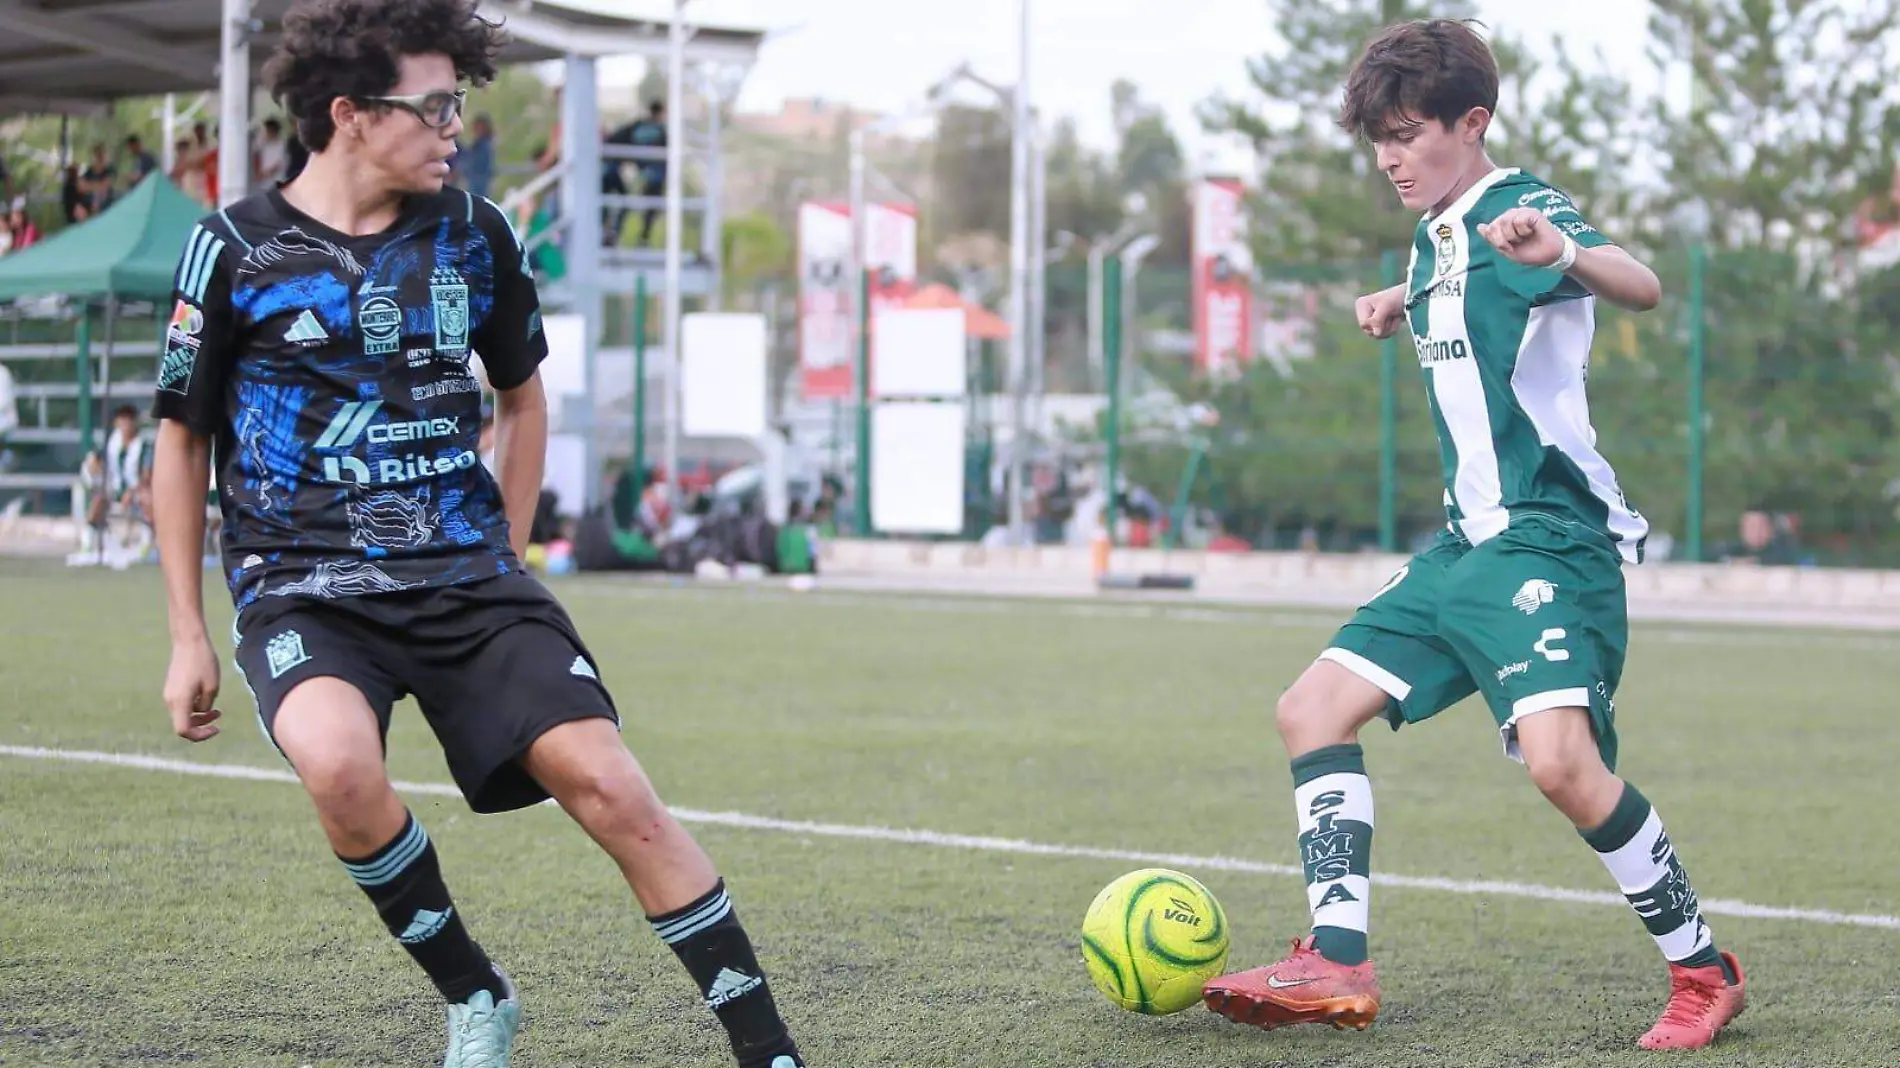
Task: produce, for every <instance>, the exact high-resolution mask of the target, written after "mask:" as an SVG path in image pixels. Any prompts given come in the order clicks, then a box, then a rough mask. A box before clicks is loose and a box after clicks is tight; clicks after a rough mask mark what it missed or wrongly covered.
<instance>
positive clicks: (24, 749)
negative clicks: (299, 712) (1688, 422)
mask: <svg viewBox="0 0 1900 1068" xmlns="http://www.w3.org/2000/svg"><path fill="white" fill-rule="evenodd" d="M0 756H11V757H19V758H22V759H26V760H61V761H68V762H72V763H78V764H104V765H108V766H112V767H121V768H138V769H141V770H144V771H169V772H174V773H177V774H180V775H202V776H207V777H211V778H219V779H247V780H251V781H254V782H275V783H295V782H296V781H297V777H296V775H294V774H293V773H291V772H290V771H289V770H288V769H285V768H254V767H246V766H243V765H238V764H194V763H190V762H188V761H183V760H168V759H166V758H164V757H152V756H139V755H137V754H132V753H101V752H94V751H89V750H83V749H45V748H40V747H37V746H20V745H0ZM395 786H396V789H397V790H398V791H401V792H403V793H412V794H436V795H441V796H445V797H460V796H461V791H459V790H457V789H456V788H455V787H454V786H452V785H450V784H448V783H431V782H398V783H396V784H395ZM673 814H674V815H675V816H676V817H678V818H679V819H680V820H681V821H683V822H686V823H703V824H712V825H716V826H721V827H740V828H744V829H747V830H755V831H776V832H779V833H782V834H803V835H811V836H814V837H819V838H856V839H862V840H867V841H873V842H897V843H900V844H904V845H921V846H932V847H935V848H938V849H972V850H981V851H983V852H989V853H1014V854H1018V855H1023V856H1038V857H1074V858H1080V859H1085V860H1113V861H1120V862H1125V863H1130V864H1138V865H1154V866H1160V867H1169V868H1179V869H1185V870H1187V871H1196V870H1199V871H1225V872H1238V873H1242V874H1247V875H1280V876H1298V875H1300V874H1301V871H1300V869H1299V868H1296V867H1293V866H1292V865H1290V864H1268V863H1265V862H1263V861H1258V860H1243V859H1240V858H1238V857H1202V856H1194V855H1191V854H1185V853H1150V852H1145V851H1142V850H1138V849H1104V848H1099V847H1094V846H1070V845H1053V844H1049V843H1046V842H1029V841H1024V840H1022V839H1019V838H992V837H989V836H986V835H970V834H946V833H944V832H942V831H922V830H906V829H902V828H897V827H867V826H860V825H855V824H848V823H815V822H810V821H806V820H782V819H774V818H772V817H770V816H753V815H749V814H747V813H743V812H702V811H700V810H697V809H688V808H676V809H674V810H673ZM1372 881H1373V882H1374V883H1375V884H1376V885H1378V886H1380V887H1386V888H1391V887H1397V888H1402V889H1406V890H1437V891H1440V892H1443V893H1449V894H1463V895H1467V896H1479V897H1522V898H1529V899H1531V900H1533V901H1557V902H1563V903H1566V904H1576V905H1611V906H1617V907H1627V902H1625V901H1624V899H1623V896H1622V895H1621V894H1613V893H1610V892H1608V891H1602V890H1569V889H1565V888H1563V887H1560V886H1542V885H1539V884H1537V883H1517V882H1500V881H1493V880H1485V879H1479V880H1470V879H1442V878H1438V877H1436V876H1429V875H1392V874H1387V873H1383V872H1381V873H1378V874H1376V875H1374V876H1373V878H1372ZM1702 911H1703V912H1706V913H1708V914H1709V915H1711V916H1735V917H1740V918H1743V919H1751V920H1794V921H1797V922H1801V923H1817V924H1824V925H1827V926H1832V927H1877V928H1886V929H1888V930H1900V916H1885V915H1880V914H1878V913H1852V912H1835V911H1832V910H1830V909H1802V908H1784V907H1782V906H1779V905H1755V904H1751V903H1749V902H1746V901H1731V900H1726V899H1722V898H1703V899H1702Z"/></svg>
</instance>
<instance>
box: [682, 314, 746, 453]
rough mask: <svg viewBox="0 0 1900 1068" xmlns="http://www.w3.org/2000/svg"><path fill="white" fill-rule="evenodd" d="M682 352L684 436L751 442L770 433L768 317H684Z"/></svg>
mask: <svg viewBox="0 0 1900 1068" xmlns="http://www.w3.org/2000/svg"><path fill="white" fill-rule="evenodd" d="M680 351H681V353H682V354H683V355H684V357H685V358H684V359H683V360H682V361H681V365H680V409H681V411H680V429H681V430H683V431H685V432H686V433H687V434H688V435H690V436H692V437H696V438H745V439H747V440H751V439H752V438H756V437H758V436H759V435H761V434H763V433H765V418H766V392H767V390H766V371H765V316H763V315H753V314H737V313H712V312H700V313H696V314H693V315H687V316H682V317H681V319H680Z"/></svg>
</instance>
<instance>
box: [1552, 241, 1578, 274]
mask: <svg viewBox="0 0 1900 1068" xmlns="http://www.w3.org/2000/svg"><path fill="white" fill-rule="evenodd" d="M1563 239H1564V250H1563V251H1562V252H1559V253H1558V254H1557V258H1556V259H1555V260H1552V261H1551V263H1550V265H1549V267H1548V269H1549V270H1552V271H1559V272H1567V271H1569V270H1570V268H1572V267H1574V266H1576V264H1577V242H1576V241H1575V240H1573V239H1572V238H1571V236H1570V235H1569V234H1565V235H1563Z"/></svg>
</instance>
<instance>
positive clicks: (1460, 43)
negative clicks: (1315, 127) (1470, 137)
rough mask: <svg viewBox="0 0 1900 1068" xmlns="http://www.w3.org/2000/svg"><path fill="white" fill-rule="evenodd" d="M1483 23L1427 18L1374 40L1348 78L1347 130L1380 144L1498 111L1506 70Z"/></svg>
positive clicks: (1342, 121)
mask: <svg viewBox="0 0 1900 1068" xmlns="http://www.w3.org/2000/svg"><path fill="white" fill-rule="evenodd" d="M1478 25H1482V23H1478V22H1476V21H1475V20H1471V21H1469V22H1466V21H1460V20H1457V19H1419V20H1417V21H1414V22H1401V23H1398V24H1397V25H1394V26H1388V27H1386V28H1385V29H1384V30H1383V31H1381V32H1380V33H1379V35H1378V36H1377V37H1374V38H1373V39H1372V40H1371V41H1369V42H1367V44H1366V47H1365V51H1363V52H1361V53H1360V55H1359V59H1358V61H1357V62H1355V63H1354V64H1353V65H1352V72H1351V73H1350V74H1348V75H1347V77H1346V94H1345V99H1344V100H1342V101H1341V103H1340V107H1339V125H1340V128H1341V129H1343V130H1345V131H1346V132H1347V133H1350V134H1353V135H1354V136H1356V137H1358V138H1360V139H1361V140H1365V141H1380V140H1384V139H1385V138H1387V137H1390V136H1392V135H1393V134H1394V133H1397V132H1398V130H1399V129H1400V128H1402V127H1405V126H1408V125H1411V124H1412V123H1414V122H1424V121H1427V120H1432V119H1436V120H1437V121H1438V122H1440V123H1442V124H1444V125H1445V126H1451V125H1452V124H1453V123H1455V122H1457V121H1458V120H1459V119H1460V118H1462V117H1463V116H1464V115H1465V113H1466V112H1468V111H1470V110H1471V109H1472V108H1483V109H1485V110H1486V111H1489V112H1492V113H1496V111H1497V110H1498V65H1497V61H1496V60H1495V59H1494V58H1492V55H1491V49H1490V46H1488V45H1486V44H1485V43H1484V38H1482V37H1480V36H1478V33H1477V30H1475V29H1474V28H1473V27H1474V26H1478Z"/></svg>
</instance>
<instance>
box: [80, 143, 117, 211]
mask: <svg viewBox="0 0 1900 1068" xmlns="http://www.w3.org/2000/svg"><path fill="white" fill-rule="evenodd" d="M118 180H119V169H118V168H117V167H114V166H113V165H112V158H111V157H110V156H108V155H106V146H104V145H94V146H92V163H90V164H89V165H87V167H86V169H85V172H84V173H82V174H80V176H79V192H80V194H81V195H82V196H84V197H85V198H86V207H88V208H89V209H91V211H92V214H94V215H97V214H99V213H100V212H102V211H104V210H106V209H107V208H108V207H111V206H112V197H113V186H114V185H115V184H117V182H118Z"/></svg>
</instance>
